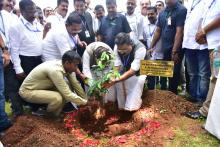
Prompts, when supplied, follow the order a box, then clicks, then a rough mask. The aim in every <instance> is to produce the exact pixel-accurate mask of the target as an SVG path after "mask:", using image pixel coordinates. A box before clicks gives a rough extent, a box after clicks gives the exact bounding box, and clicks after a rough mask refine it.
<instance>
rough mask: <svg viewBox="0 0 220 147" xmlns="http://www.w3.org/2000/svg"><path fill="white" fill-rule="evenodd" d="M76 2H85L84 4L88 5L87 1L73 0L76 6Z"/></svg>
mask: <svg viewBox="0 0 220 147" xmlns="http://www.w3.org/2000/svg"><path fill="white" fill-rule="evenodd" d="M75 2H83V3H86V1H85V0H73V3H74V4H75Z"/></svg>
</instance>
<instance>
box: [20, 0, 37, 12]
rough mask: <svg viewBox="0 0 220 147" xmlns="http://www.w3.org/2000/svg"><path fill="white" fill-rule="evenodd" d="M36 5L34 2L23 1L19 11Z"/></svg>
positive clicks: (29, 0)
mask: <svg viewBox="0 0 220 147" xmlns="http://www.w3.org/2000/svg"><path fill="white" fill-rule="evenodd" d="M33 5H35V3H34V2H33V1H32V0H21V1H20V2H19V9H20V10H21V11H25V10H26V8H27V7H28V6H33Z"/></svg>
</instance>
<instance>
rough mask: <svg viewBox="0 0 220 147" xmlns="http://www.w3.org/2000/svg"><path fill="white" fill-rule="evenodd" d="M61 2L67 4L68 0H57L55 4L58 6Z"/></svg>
mask: <svg viewBox="0 0 220 147" xmlns="http://www.w3.org/2000/svg"><path fill="white" fill-rule="evenodd" d="M62 2H64V3H68V4H69V0H57V6H59V5H60V4H61V3H62Z"/></svg>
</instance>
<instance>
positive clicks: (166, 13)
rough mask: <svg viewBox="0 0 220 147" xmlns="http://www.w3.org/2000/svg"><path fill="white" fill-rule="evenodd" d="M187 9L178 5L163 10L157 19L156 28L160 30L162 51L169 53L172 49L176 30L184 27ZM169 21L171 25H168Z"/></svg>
mask: <svg viewBox="0 0 220 147" xmlns="http://www.w3.org/2000/svg"><path fill="white" fill-rule="evenodd" d="M186 14H187V9H186V8H185V7H184V6H183V5H181V4H180V3H178V2H177V3H176V5H175V6H174V7H173V8H166V9H165V10H163V11H162V12H161V13H160V15H159V18H158V23H157V26H158V27H160V28H161V39H162V49H163V50H166V51H170V50H171V49H172V48H173V45H174V41H175V35H176V28H177V27H184V23H185V19H186ZM169 19H171V24H169Z"/></svg>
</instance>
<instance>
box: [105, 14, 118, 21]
mask: <svg viewBox="0 0 220 147" xmlns="http://www.w3.org/2000/svg"><path fill="white" fill-rule="evenodd" d="M118 17H119V14H118V13H116V15H115V16H114V17H113V19H115V18H118ZM107 18H108V19H109V20H112V19H110V17H109V15H107Z"/></svg>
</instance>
